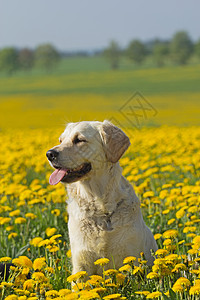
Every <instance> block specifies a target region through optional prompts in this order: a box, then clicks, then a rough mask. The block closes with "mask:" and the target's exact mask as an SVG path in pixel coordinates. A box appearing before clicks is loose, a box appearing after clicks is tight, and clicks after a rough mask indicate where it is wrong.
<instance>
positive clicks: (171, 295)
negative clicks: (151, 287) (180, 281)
mask: <svg viewBox="0 0 200 300" xmlns="http://www.w3.org/2000/svg"><path fill="white" fill-rule="evenodd" d="M169 294H170V299H172V300H176V293H175V292H174V291H173V290H172V289H170V290H169Z"/></svg>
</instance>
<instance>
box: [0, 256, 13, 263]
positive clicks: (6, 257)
mask: <svg viewBox="0 0 200 300" xmlns="http://www.w3.org/2000/svg"><path fill="white" fill-rule="evenodd" d="M11 260H12V258H11V257H8V256H5V257H1V258H0V262H1V263H2V262H4V263H6V262H8V261H11Z"/></svg>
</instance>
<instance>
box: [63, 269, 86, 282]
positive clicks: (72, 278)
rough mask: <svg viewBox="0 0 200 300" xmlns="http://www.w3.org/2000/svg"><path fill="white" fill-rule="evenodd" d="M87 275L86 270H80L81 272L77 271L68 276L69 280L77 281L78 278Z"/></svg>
mask: <svg viewBox="0 0 200 300" xmlns="http://www.w3.org/2000/svg"><path fill="white" fill-rule="evenodd" d="M87 275H88V274H87V272H86V271H80V272H77V273H76V274H72V275H70V276H69V277H67V281H68V282H72V281H77V280H78V279H80V278H82V277H84V276H87Z"/></svg>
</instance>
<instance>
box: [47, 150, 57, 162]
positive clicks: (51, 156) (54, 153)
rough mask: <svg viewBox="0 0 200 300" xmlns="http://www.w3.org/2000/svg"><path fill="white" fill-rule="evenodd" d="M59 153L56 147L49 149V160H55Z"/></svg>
mask: <svg viewBox="0 0 200 300" xmlns="http://www.w3.org/2000/svg"><path fill="white" fill-rule="evenodd" d="M58 155H59V152H58V151H57V150H55V149H51V150H49V151H47V153H46V156H47V158H48V160H50V161H51V162H52V161H54V160H55V159H56V158H57V157H58Z"/></svg>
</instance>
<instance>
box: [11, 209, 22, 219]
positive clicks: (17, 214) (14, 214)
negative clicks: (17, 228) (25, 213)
mask: <svg viewBox="0 0 200 300" xmlns="http://www.w3.org/2000/svg"><path fill="white" fill-rule="evenodd" d="M19 215H20V210H19V209H16V210H13V211H11V212H10V213H9V216H10V217H16V216H19Z"/></svg>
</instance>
